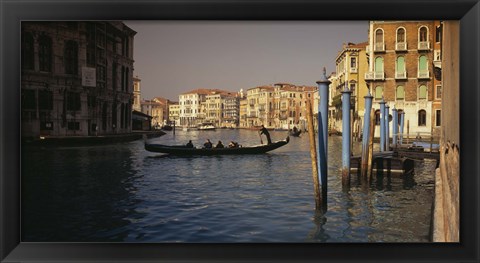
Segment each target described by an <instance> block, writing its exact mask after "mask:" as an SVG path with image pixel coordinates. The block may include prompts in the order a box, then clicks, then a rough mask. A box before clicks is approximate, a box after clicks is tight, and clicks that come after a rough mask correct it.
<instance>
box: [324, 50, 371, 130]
mask: <svg viewBox="0 0 480 263" xmlns="http://www.w3.org/2000/svg"><path fill="white" fill-rule="evenodd" d="M367 45H368V42H363V43H358V44H355V43H347V44H344V45H343V47H342V50H340V51H339V52H338V55H337V57H336V59H335V65H336V72H335V73H334V74H332V75H331V76H330V78H329V80H330V82H331V84H330V87H329V90H330V100H329V101H330V105H329V111H330V112H329V118H330V119H329V126H330V127H329V128H330V130H337V131H338V130H342V121H341V119H342V116H341V113H342V104H341V95H342V94H341V92H342V91H343V90H344V89H345V87H348V89H349V90H350V91H352V94H351V109H352V110H351V111H352V120H353V122H352V131H353V132H354V134H358V132H359V131H360V130H361V128H362V126H363V117H364V114H365V99H364V97H365V96H366V95H367V90H368V88H367V84H366V82H365V78H364V77H365V73H366V72H367V70H368V61H367V53H366V47H367Z"/></svg>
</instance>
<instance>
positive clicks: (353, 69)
mask: <svg viewBox="0 0 480 263" xmlns="http://www.w3.org/2000/svg"><path fill="white" fill-rule="evenodd" d="M350 73H358V68H350Z"/></svg>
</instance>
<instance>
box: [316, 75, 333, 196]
mask: <svg viewBox="0 0 480 263" xmlns="http://www.w3.org/2000/svg"><path fill="white" fill-rule="evenodd" d="M317 85H318V94H319V96H320V103H319V104H318V123H317V125H318V149H317V155H318V158H319V161H318V171H319V176H320V184H321V185H322V192H324V195H325V196H326V193H327V176H328V85H330V81H329V80H328V78H327V71H326V69H325V68H323V75H322V76H321V77H320V80H319V81H317ZM325 199H326V198H325Z"/></svg>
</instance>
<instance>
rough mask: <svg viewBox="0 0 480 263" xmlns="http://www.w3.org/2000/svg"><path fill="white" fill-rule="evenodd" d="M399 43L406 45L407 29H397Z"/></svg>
mask: <svg viewBox="0 0 480 263" xmlns="http://www.w3.org/2000/svg"><path fill="white" fill-rule="evenodd" d="M397 43H405V28H403V27H400V28H398V29H397Z"/></svg>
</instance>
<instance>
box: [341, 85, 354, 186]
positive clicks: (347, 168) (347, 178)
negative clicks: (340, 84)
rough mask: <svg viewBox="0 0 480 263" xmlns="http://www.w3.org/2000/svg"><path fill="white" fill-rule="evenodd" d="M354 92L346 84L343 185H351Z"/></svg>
mask: <svg viewBox="0 0 480 263" xmlns="http://www.w3.org/2000/svg"><path fill="white" fill-rule="evenodd" d="M351 94H352V91H351V90H349V89H348V87H347V83H345V89H344V90H343V91H342V185H344V186H345V185H348V184H349V183H350V155H351V150H350V140H351V138H350V132H351V127H350V96H351Z"/></svg>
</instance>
